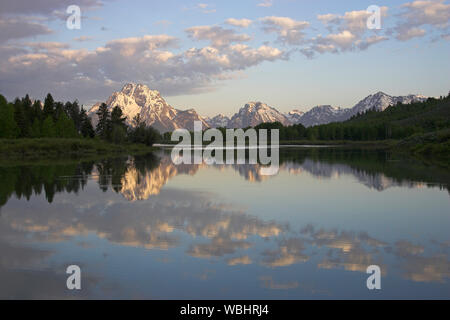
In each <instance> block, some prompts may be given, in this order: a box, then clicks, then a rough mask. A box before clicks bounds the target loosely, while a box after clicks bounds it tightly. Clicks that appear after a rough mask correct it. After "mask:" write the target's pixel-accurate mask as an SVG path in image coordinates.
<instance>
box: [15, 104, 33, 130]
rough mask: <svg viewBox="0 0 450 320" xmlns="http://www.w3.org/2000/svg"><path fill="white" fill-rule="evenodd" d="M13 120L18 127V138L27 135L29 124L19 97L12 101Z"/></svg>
mask: <svg viewBox="0 0 450 320" xmlns="http://www.w3.org/2000/svg"><path fill="white" fill-rule="evenodd" d="M14 120H15V121H16V123H17V126H18V127H19V138H26V137H28V136H29V131H30V125H29V123H28V119H27V114H26V112H25V109H24V106H23V104H22V100H20V99H16V100H15V101H14Z"/></svg>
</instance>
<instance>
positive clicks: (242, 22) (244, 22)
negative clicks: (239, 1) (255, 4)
mask: <svg viewBox="0 0 450 320" xmlns="http://www.w3.org/2000/svg"><path fill="white" fill-rule="evenodd" d="M252 22H253V21H252V20H250V19H234V18H229V19H227V20H225V23H226V24H229V25H231V26H235V27H241V28H248V26H250V25H251V24H252Z"/></svg>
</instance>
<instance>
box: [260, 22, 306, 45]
mask: <svg viewBox="0 0 450 320" xmlns="http://www.w3.org/2000/svg"><path fill="white" fill-rule="evenodd" d="M260 20H261V22H262V24H263V30H264V32H266V33H276V34H277V36H278V38H277V40H278V41H279V42H281V43H284V44H289V45H297V44H301V43H302V42H303V40H304V36H305V34H304V32H303V30H304V29H306V28H307V27H308V26H309V22H306V21H297V20H294V19H291V18H288V17H275V16H271V17H265V18H261V19H260Z"/></svg>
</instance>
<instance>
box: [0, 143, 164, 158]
mask: <svg viewBox="0 0 450 320" xmlns="http://www.w3.org/2000/svg"><path fill="white" fill-rule="evenodd" d="M155 150H157V148H155V147H149V146H146V145H143V144H112V143H108V142H105V141H103V140H98V139H55V138H43V139H0V161H14V160H21V161H32V160H54V159H67V158H83V159H85V158H95V157H103V158H104V157H110V156H111V157H113V156H119V155H137V154H145V153H149V152H152V151H155Z"/></svg>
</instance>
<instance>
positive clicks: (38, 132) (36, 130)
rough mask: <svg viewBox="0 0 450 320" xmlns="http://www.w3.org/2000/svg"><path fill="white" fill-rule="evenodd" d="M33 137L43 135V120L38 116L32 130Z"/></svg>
mask: <svg viewBox="0 0 450 320" xmlns="http://www.w3.org/2000/svg"><path fill="white" fill-rule="evenodd" d="M30 136H31V138H40V137H41V121H39V119H38V118H36V119H34V121H33V125H32V126H31V131H30Z"/></svg>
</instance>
